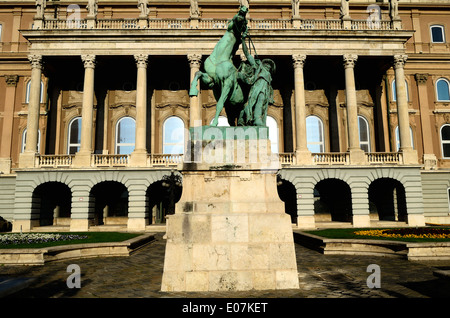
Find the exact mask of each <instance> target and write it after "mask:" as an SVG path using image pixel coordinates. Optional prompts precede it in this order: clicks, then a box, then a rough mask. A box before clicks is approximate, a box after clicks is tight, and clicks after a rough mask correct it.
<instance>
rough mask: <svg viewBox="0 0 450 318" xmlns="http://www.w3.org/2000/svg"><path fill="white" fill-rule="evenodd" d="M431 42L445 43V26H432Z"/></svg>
mask: <svg viewBox="0 0 450 318" xmlns="http://www.w3.org/2000/svg"><path fill="white" fill-rule="evenodd" d="M431 42H432V43H445V36H444V27H443V26H442V25H433V26H431Z"/></svg>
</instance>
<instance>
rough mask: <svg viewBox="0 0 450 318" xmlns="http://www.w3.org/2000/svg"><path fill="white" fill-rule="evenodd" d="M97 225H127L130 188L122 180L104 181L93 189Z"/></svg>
mask: <svg viewBox="0 0 450 318" xmlns="http://www.w3.org/2000/svg"><path fill="white" fill-rule="evenodd" d="M91 196H92V198H93V200H92V202H93V204H94V211H95V214H94V224H95V225H118V224H121V225H125V224H127V222H128V190H127V188H126V187H125V186H124V185H123V184H122V183H120V182H116V181H103V182H100V183H98V184H96V185H95V186H94V187H93V188H92V190H91Z"/></svg>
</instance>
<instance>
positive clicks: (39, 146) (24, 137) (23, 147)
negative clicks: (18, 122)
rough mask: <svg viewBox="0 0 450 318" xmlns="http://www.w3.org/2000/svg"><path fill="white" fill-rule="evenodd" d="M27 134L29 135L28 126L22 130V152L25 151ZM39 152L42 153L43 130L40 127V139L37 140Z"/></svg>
mask: <svg viewBox="0 0 450 318" xmlns="http://www.w3.org/2000/svg"><path fill="white" fill-rule="evenodd" d="M26 135H27V127H25V129H24V130H23V131H22V144H21V146H20V152H21V153H22V152H25V147H26V145H27V143H26ZM37 152H38V153H41V130H40V129H38V140H37Z"/></svg>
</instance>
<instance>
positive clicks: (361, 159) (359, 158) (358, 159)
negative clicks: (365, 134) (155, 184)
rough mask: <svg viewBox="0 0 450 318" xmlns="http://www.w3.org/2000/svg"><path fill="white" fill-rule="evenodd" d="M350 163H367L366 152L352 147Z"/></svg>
mask: <svg viewBox="0 0 450 318" xmlns="http://www.w3.org/2000/svg"><path fill="white" fill-rule="evenodd" d="M349 153H350V164H353V165H365V164H366V163H367V162H366V161H367V160H366V153H365V152H364V151H363V150H362V149H360V148H358V149H350V150H349Z"/></svg>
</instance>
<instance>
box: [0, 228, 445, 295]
mask: <svg viewBox="0 0 450 318" xmlns="http://www.w3.org/2000/svg"><path fill="white" fill-rule="evenodd" d="M295 249H296V256H297V264H298V274H299V282H300V288H299V289H297V290H280V291H273V290H271V291H246V292H210V293H191V292H189V293H188V292H182V293H180V292H177V293H166V292H161V291H160V287H161V279H162V273H163V266H164V252H165V240H164V239H163V237H162V234H160V233H158V234H156V240H155V241H154V242H152V243H150V244H148V245H146V246H145V247H143V248H141V249H140V250H138V251H136V252H135V253H134V254H133V255H131V256H130V257H111V258H91V259H76V260H68V261H59V262H53V263H48V264H46V265H45V266H19V267H16V266H11V267H10V266H3V267H0V277H30V278H35V280H34V281H33V283H31V284H30V285H29V286H28V287H27V288H25V289H23V290H22V291H19V292H17V293H15V294H13V295H10V296H7V297H9V298H185V297H187V298H217V299H219V298H220V299H226V298H429V297H431V298H440V297H450V281H449V280H446V279H443V278H438V277H436V276H434V274H433V271H434V270H437V269H450V261H446V262H444V261H440V262H422V263H418V262H411V261H407V260H402V259H393V258H386V257H375V256H374V257H371V256H336V255H323V254H321V253H319V252H316V251H314V250H311V249H308V248H306V247H303V246H301V245H299V244H295ZM70 264H77V265H78V266H79V267H80V270H81V287H80V288H72V289H70V288H68V287H67V284H66V280H67V278H68V277H69V275H70V274H71V272H67V267H68V266H69V265H70ZM370 264H377V265H378V266H380V270H381V277H380V279H381V280H380V281H381V286H380V288H369V287H368V286H367V278H368V276H369V275H371V273H372V272H367V267H368V266H369V265H370Z"/></svg>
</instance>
